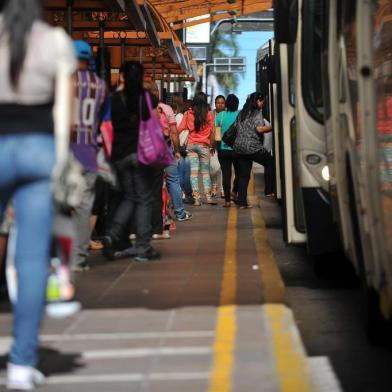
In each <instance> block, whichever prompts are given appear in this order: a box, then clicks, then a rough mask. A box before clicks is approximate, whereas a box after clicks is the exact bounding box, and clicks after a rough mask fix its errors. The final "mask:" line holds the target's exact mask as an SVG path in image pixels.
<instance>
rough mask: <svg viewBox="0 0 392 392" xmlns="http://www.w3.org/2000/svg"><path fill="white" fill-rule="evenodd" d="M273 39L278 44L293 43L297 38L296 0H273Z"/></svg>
mask: <svg viewBox="0 0 392 392" xmlns="http://www.w3.org/2000/svg"><path fill="white" fill-rule="evenodd" d="M273 6H274V30H275V40H276V42H277V43H279V44H294V43H295V40H296V38H297V26H298V0H274V3H273Z"/></svg>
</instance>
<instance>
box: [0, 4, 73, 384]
mask: <svg viewBox="0 0 392 392" xmlns="http://www.w3.org/2000/svg"><path fill="white" fill-rule="evenodd" d="M41 11H42V10H41V4H40V1H38V0H29V1H23V0H0V118H1V121H0V220H1V219H2V217H3V214H4V211H5V208H6V205H7V203H8V202H9V201H10V200H11V199H12V201H13V206H14V209H15V217H16V218H15V220H16V222H15V223H16V233H17V234H16V251H15V267H16V272H17V282H18V293H17V298H16V303H14V304H13V311H14V324H13V336H14V342H13V345H12V348H11V351H10V354H9V362H8V365H7V387H8V388H9V389H20V390H31V389H33V388H34V387H35V385H36V384H38V383H40V382H42V381H43V378H44V377H43V375H42V373H40V372H39V371H38V370H37V369H36V366H37V362H38V357H37V354H38V345H39V342H38V334H39V328H40V325H41V319H42V315H43V310H44V305H45V293H46V281H47V276H48V266H49V252H50V244H51V228H52V220H53V208H52V194H51V176H52V172H53V168H54V167H55V163H56V165H59V166H58V167H61V165H62V164H63V162H64V161H65V159H66V156H67V151H68V142H67V141H68V139H69V134H68V132H69V123H70V116H69V115H67V114H69V107H70V105H69V104H70V102H71V96H72V91H71V77H72V74H73V72H74V70H75V68H76V60H75V58H74V52H73V46H72V41H71V40H70V39H69V37H68V36H67V35H66V33H65V32H64V31H63V30H62V29H58V28H53V27H50V26H49V25H47V24H45V23H44V22H42V21H41V20H40V19H41V18H40V17H41ZM26 42H27V45H25V43H26ZM48 48H50V50H48ZM53 97H54V99H53ZM54 105H55V111H54V112H55V113H56V118H53V116H52V113H53V106H54ZM55 136H56V138H55ZM56 153H57V154H56Z"/></svg>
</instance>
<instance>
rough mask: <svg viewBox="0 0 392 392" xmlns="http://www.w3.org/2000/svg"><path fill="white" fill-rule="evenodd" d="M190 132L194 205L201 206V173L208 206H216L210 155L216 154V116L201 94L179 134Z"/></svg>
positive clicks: (188, 146) (189, 147)
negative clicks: (212, 189) (212, 187)
mask: <svg viewBox="0 0 392 392" xmlns="http://www.w3.org/2000/svg"><path fill="white" fill-rule="evenodd" d="M185 129H188V130H189V136H188V142H187V150H188V156H189V159H190V162H191V184H192V193H193V198H194V200H195V202H194V205H196V206H200V205H201V195H200V191H199V173H201V175H202V179H203V187H204V192H205V196H206V199H207V203H208V204H212V205H215V204H217V203H216V201H214V199H213V198H212V194H211V177H210V154H211V153H214V149H213V146H214V133H215V125H214V116H213V114H212V112H211V111H210V110H209V108H208V104H207V96H206V95H205V94H204V93H202V92H200V93H197V94H196V95H195V97H194V99H193V102H192V107H191V108H190V109H189V110H187V111H186V112H185V114H184V117H183V119H182V121H181V124H180V125H179V127H178V132H181V131H183V130H185Z"/></svg>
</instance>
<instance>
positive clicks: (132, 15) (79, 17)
mask: <svg viewBox="0 0 392 392" xmlns="http://www.w3.org/2000/svg"><path fill="white" fill-rule="evenodd" d="M43 3H44V6H45V19H46V20H47V21H48V22H49V23H51V24H53V25H57V26H62V27H64V28H66V29H68V30H69V29H70V25H69V22H70V20H71V21H72V29H71V30H72V37H73V38H74V39H85V40H86V41H88V42H89V43H90V44H92V45H93V46H98V45H99V44H100V25H101V27H102V25H103V26H104V27H103V28H104V43H105V46H109V47H110V48H111V63H112V64H111V65H112V67H114V68H117V67H119V65H120V63H121V60H122V59H123V58H124V59H125V60H140V61H142V62H143V64H144V67H145V70H146V74H147V75H150V76H153V75H154V76H155V78H156V79H160V78H162V77H163V76H166V75H179V76H178V77H180V75H181V77H187V76H190V77H193V76H194V68H195V66H194V64H195V62H194V61H193V60H191V55H190V52H189V51H188V49H187V48H186V47H185V45H184V44H183V43H182V42H181V41H180V40H179V38H178V37H177V34H176V33H175V32H174V31H173V30H172V29H171V28H170V26H169V25H168V23H167V22H166V21H165V20H164V18H163V17H162V15H160V13H159V12H157V10H156V9H155V8H154V7H153V6H152V5H151V4H149V3H144V2H139V3H138V2H137V0H126V1H124V0H95V1H83V0H73V1H69V0H68V1H67V0H44V2H43ZM71 4H72V13H70V14H69V13H68V12H67V10H68V9H69V8H67V5H68V6H69V5H71ZM69 16H71V18H69ZM121 51H123V53H121Z"/></svg>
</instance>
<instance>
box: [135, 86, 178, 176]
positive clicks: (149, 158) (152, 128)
mask: <svg viewBox="0 0 392 392" xmlns="http://www.w3.org/2000/svg"><path fill="white" fill-rule="evenodd" d="M144 97H145V99H146V102H147V105H148V110H149V112H150V117H149V118H148V119H147V120H143V116H142V99H141V100H140V125H139V140H138V146H137V159H138V161H139V163H141V164H142V165H146V166H152V167H156V168H164V167H167V166H169V165H171V164H172V163H173V161H174V156H173V152H172V151H171V149H170V147H169V146H168V145H167V143H166V141H165V138H164V136H163V132H162V127H161V123H160V121H159V119H158V118H157V117H156V115H155V114H154V112H153V108H152V104H151V97H150V94H148V93H145V94H144Z"/></svg>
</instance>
